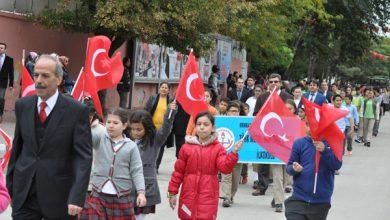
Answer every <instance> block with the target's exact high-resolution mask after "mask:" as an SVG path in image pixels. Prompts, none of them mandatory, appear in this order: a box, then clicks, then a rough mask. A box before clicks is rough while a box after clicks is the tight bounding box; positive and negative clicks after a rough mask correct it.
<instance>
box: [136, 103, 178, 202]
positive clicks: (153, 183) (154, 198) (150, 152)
mask: <svg viewBox="0 0 390 220" xmlns="http://www.w3.org/2000/svg"><path fill="white" fill-rule="evenodd" d="M169 111H170V110H169V109H168V110H167V113H166V114H165V116H164V123H163V124H162V126H161V128H160V129H159V130H158V131H157V132H156V135H155V136H154V140H153V143H148V142H147V141H142V142H141V143H138V144H137V146H138V150H139V153H140V155H141V159H142V165H143V172H144V178H145V196H146V206H152V205H156V204H160V203H161V196H160V190H159V187H158V182H157V175H156V159H157V156H158V153H159V151H160V147H161V146H162V145H163V144H164V143H165V141H166V140H167V138H168V136H170V133H171V130H172V125H173V121H174V120H175V114H176V111H173V112H172V115H171V118H170V119H168V115H169ZM132 193H133V198H136V196H135V194H136V193H135V191H133V192H132ZM134 204H136V203H134Z"/></svg>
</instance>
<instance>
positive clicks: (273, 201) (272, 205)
mask: <svg viewBox="0 0 390 220" xmlns="http://www.w3.org/2000/svg"><path fill="white" fill-rule="evenodd" d="M275 207H276V205H275V199H272V201H271V208H275Z"/></svg>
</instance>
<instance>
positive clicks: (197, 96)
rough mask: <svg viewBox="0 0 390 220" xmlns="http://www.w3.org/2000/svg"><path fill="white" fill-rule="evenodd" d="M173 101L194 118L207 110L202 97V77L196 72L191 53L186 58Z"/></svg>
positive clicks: (196, 68) (196, 67)
mask: <svg viewBox="0 0 390 220" xmlns="http://www.w3.org/2000/svg"><path fill="white" fill-rule="evenodd" d="M175 99H176V100H177V101H178V102H179V103H180V104H181V106H182V107H183V109H184V111H186V112H187V113H188V114H189V115H193V116H195V115H196V114H198V113H199V112H201V111H207V110H208V107H207V104H206V99H205V97H204V87H203V81H202V77H201V76H200V73H199V71H198V65H197V63H196V60H195V56H194V55H193V54H192V53H190V55H189V56H188V61H187V63H186V65H185V67H184V73H183V75H182V77H181V80H180V83H179V87H178V88H177V91H176V98H175Z"/></svg>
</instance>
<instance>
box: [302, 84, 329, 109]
mask: <svg viewBox="0 0 390 220" xmlns="http://www.w3.org/2000/svg"><path fill="white" fill-rule="evenodd" d="M303 97H305V98H306V99H308V100H309V101H311V102H314V103H316V104H317V105H322V104H324V103H326V102H327V100H326V97H325V96H324V95H322V94H321V93H319V92H318V81H316V80H312V81H310V82H309V92H307V93H305V94H303Z"/></svg>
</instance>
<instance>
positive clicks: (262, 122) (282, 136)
mask: <svg viewBox="0 0 390 220" xmlns="http://www.w3.org/2000/svg"><path fill="white" fill-rule="evenodd" d="M272 118H275V119H276V120H278V122H279V123H280V124H281V125H282V127H284V125H283V121H282V119H281V118H280V116H279V115H278V114H276V113H275V112H270V113H268V114H266V115H265V116H264V117H263V120H261V123H260V130H261V131H262V132H263V134H264V135H265V136H266V137H271V135H269V134H267V133H266V132H265V125H266V124H267V122H268V121H269V120H270V119H272ZM278 137H279V138H280V139H282V140H283V141H289V139H288V138H287V137H286V133H284V134H283V135H278Z"/></svg>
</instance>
